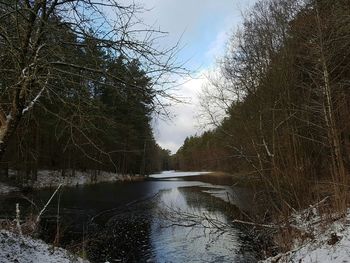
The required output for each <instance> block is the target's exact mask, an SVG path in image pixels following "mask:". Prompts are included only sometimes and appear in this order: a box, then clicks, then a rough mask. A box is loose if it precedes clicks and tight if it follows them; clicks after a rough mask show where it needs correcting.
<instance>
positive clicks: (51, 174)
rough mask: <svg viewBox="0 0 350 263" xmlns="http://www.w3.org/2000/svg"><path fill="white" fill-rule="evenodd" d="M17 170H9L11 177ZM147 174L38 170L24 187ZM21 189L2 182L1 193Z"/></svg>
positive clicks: (74, 184)
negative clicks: (33, 179) (33, 178)
mask: <svg viewBox="0 0 350 263" xmlns="http://www.w3.org/2000/svg"><path fill="white" fill-rule="evenodd" d="M15 176H16V171H11V170H10V171H9V178H11V177H15ZM145 178H146V177H145V176H139V175H133V176H131V175H121V174H116V173H110V172H104V171H97V172H96V171H86V172H81V171H75V172H74V173H73V172H72V171H67V172H66V173H65V176H62V172H61V171H54V170H40V171H38V172H37V177H36V180H35V181H34V182H30V181H29V182H24V183H23V184H22V186H23V187H29V188H33V189H43V188H54V187H57V186H58V185H62V186H78V185H89V184H96V183H104V182H117V181H119V182H123V181H140V180H144V179H145ZM16 191H20V188H18V187H15V186H10V185H9V184H7V183H3V182H0V194H8V193H10V192H16Z"/></svg>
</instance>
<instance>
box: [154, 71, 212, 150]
mask: <svg viewBox="0 0 350 263" xmlns="http://www.w3.org/2000/svg"><path fill="white" fill-rule="evenodd" d="M205 75H206V71H204V70H203V71H201V72H200V73H198V74H197V76H196V78H192V79H187V81H186V82H185V83H184V84H183V85H181V86H180V87H179V89H178V91H177V92H176V93H177V94H178V95H179V96H182V97H186V102H185V103H179V104H176V105H174V106H172V107H171V109H170V110H171V111H172V113H173V114H175V117H174V118H172V119H171V120H169V121H162V120H158V123H156V127H155V129H154V130H155V137H156V139H157V141H158V143H159V145H160V146H161V147H163V148H167V149H170V150H171V151H172V152H173V153H175V152H176V151H177V150H178V148H179V147H180V146H181V145H182V143H183V141H184V139H185V138H186V137H187V136H191V135H195V134H196V133H197V132H198V131H199V130H198V128H197V127H198V123H197V121H196V116H197V115H198V114H199V110H200V105H199V99H198V95H199V93H200V91H201V89H202V85H203V84H204V83H205V82H206V81H207V80H206V77H205Z"/></svg>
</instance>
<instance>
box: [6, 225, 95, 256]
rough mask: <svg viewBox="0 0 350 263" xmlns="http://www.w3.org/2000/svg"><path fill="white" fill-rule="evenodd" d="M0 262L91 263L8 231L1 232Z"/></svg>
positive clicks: (41, 242)
mask: <svg viewBox="0 0 350 263" xmlns="http://www.w3.org/2000/svg"><path fill="white" fill-rule="evenodd" d="M0 262H2V263H13V262H17V263H28V262H33V263H34V262H35V263H89V261H87V260H84V259H82V258H80V257H77V256H75V255H73V254H71V253H70V252H68V251H67V250H65V249H62V248H58V247H53V246H52V245H48V244H46V243H45V242H43V241H42V240H38V239H34V238H32V237H28V236H22V235H19V234H16V233H13V232H9V231H6V230H0Z"/></svg>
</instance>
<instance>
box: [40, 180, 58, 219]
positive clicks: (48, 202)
mask: <svg viewBox="0 0 350 263" xmlns="http://www.w3.org/2000/svg"><path fill="white" fill-rule="evenodd" d="M61 186H62V184H59V185H58V187H57V188H56V190H55V192H54V193H53V194H52V195H51V197H50V199H49V201H47V203H46V205H45V206H44V207H43V209H41V211H40V213H39V214H38V216H37V218H36V221H35V222H36V224H38V223H39V222H40V218H41V216H42V214H43V213H44V212H45V210H46V208H47V206H48V205H49V204H50V202H51V200H52V198H53V197H54V196H55V195H56V193H57V192H58V190H59V189H60V188H61Z"/></svg>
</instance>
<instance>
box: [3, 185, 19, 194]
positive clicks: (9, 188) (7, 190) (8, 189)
mask: <svg viewBox="0 0 350 263" xmlns="http://www.w3.org/2000/svg"><path fill="white" fill-rule="evenodd" d="M16 191H19V188H17V187H14V186H9V185H7V184H5V183H1V182H0V195H1V194H8V193H10V192H16Z"/></svg>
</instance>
